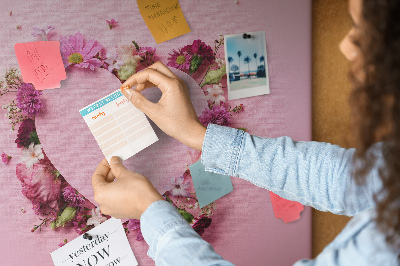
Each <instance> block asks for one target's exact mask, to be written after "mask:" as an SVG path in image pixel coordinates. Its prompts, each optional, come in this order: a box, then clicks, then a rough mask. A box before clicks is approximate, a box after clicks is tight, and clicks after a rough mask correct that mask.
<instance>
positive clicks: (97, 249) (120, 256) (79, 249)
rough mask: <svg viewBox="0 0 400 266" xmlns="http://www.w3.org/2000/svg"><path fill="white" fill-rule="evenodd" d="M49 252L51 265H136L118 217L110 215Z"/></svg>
mask: <svg viewBox="0 0 400 266" xmlns="http://www.w3.org/2000/svg"><path fill="white" fill-rule="evenodd" d="M88 234H89V235H90V236H92V239H91V240H89V239H84V238H83V235H81V236H79V237H77V238H75V239H74V240H72V241H71V242H69V243H68V244H66V245H64V246H63V247H61V248H59V249H57V250H56V251H54V252H52V253H51V258H52V259H53V262H54V265H55V266H94V265H96V266H114V265H121V266H124V265H129V266H135V265H138V263H137V261H136V258H135V256H134V255H133V252H132V249H131V246H130V245H129V242H128V239H127V238H126V234H125V231H124V228H123V226H122V222H121V220H118V219H115V218H110V219H108V220H107V221H105V222H103V223H102V224H100V225H98V226H96V227H95V228H93V229H92V230H90V231H88Z"/></svg>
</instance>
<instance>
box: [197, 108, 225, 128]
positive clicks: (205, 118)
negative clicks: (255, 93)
mask: <svg viewBox="0 0 400 266" xmlns="http://www.w3.org/2000/svg"><path fill="white" fill-rule="evenodd" d="M199 119H200V122H201V123H203V125H204V126H208V124H210V123H211V124H217V125H220V126H229V125H230V119H231V117H230V115H229V112H228V111H227V110H226V109H225V108H224V107H222V106H218V105H213V107H212V109H208V108H207V109H205V110H204V111H203V113H202V114H201V116H199Z"/></svg>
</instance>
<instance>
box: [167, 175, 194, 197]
mask: <svg viewBox="0 0 400 266" xmlns="http://www.w3.org/2000/svg"><path fill="white" fill-rule="evenodd" d="M184 179H185V178H184V177H183V176H179V177H175V178H174V177H173V178H171V180H170V183H169V185H167V186H166V187H165V189H166V190H167V191H169V192H170V193H171V194H172V196H183V197H189V196H190V192H189V191H187V190H186V189H188V188H189V181H187V182H183V181H184Z"/></svg>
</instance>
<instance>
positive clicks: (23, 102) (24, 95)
mask: <svg viewBox="0 0 400 266" xmlns="http://www.w3.org/2000/svg"><path fill="white" fill-rule="evenodd" d="M42 94H43V93H42V92H41V91H38V90H35V88H34V87H33V85H32V84H31V83H25V82H23V83H22V84H21V85H20V86H19V87H18V91H17V106H18V108H19V109H21V110H22V112H23V113H24V114H26V115H28V116H34V115H36V114H38V113H39V110H40V108H42V107H43V104H42V102H41V101H40V98H39V96H40V95H42Z"/></svg>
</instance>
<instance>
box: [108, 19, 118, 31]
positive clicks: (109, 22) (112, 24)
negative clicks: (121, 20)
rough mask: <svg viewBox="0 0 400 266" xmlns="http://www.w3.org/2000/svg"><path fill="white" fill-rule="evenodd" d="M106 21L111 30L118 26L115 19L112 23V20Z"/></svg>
mask: <svg viewBox="0 0 400 266" xmlns="http://www.w3.org/2000/svg"><path fill="white" fill-rule="evenodd" d="M106 21H107V24H108V26H109V27H110V30H111V29H112V28H114V27H116V26H117V25H118V22H116V21H115V19H112V20H111V21H110V20H106Z"/></svg>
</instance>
